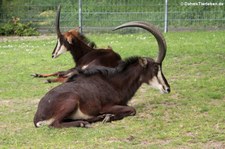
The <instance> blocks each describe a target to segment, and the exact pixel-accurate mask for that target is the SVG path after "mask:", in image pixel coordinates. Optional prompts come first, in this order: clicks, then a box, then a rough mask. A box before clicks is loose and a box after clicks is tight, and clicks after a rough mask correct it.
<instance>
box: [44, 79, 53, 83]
mask: <svg viewBox="0 0 225 149" xmlns="http://www.w3.org/2000/svg"><path fill="white" fill-rule="evenodd" d="M44 83H52V81H51V80H50V79H48V80H45V81H44Z"/></svg>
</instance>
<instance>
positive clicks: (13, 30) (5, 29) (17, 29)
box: [0, 17, 39, 36]
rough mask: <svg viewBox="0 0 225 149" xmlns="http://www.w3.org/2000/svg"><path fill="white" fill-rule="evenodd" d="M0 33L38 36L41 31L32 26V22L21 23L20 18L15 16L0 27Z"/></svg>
mask: <svg viewBox="0 0 225 149" xmlns="http://www.w3.org/2000/svg"><path fill="white" fill-rule="evenodd" d="M0 35H4V36H9V35H18V36H37V35H39V32H38V31H37V30H36V29H35V28H33V27H32V22H28V23H21V22H20V18H18V17H13V18H12V20H11V21H9V22H8V23H5V24H4V25H2V27H0Z"/></svg>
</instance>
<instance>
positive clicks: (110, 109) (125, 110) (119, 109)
mask: <svg viewBox="0 0 225 149" xmlns="http://www.w3.org/2000/svg"><path fill="white" fill-rule="evenodd" d="M101 113H102V114H104V115H105V118H104V119H103V122H111V121H116V120H121V119H123V118H124V117H127V116H134V115H135V114H136V110H135V109H134V108H133V107H130V106H121V105H114V106H106V107H104V108H103V110H102V112H101Z"/></svg>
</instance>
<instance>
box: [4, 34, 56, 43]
mask: <svg viewBox="0 0 225 149" xmlns="http://www.w3.org/2000/svg"><path fill="white" fill-rule="evenodd" d="M54 37H55V36H52V35H51V36H49V35H41V36H0V42H9V41H23V40H37V39H38V40H45V39H52V38H54Z"/></svg>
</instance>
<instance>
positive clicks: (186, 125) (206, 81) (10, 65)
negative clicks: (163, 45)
mask: <svg viewBox="0 0 225 149" xmlns="http://www.w3.org/2000/svg"><path fill="white" fill-rule="evenodd" d="M224 35H225V31H218V32H176V33H172V32H171V33H167V34H165V38H166V41H167V45H168V51H167V56H166V58H165V60H164V63H163V71H164V74H165V76H166V78H167V80H168V81H169V83H170V85H171V90H172V92H171V93H170V94H167V95H162V94H160V93H159V91H156V90H154V89H152V88H150V87H149V86H147V85H143V86H142V87H141V88H140V89H139V90H138V92H137V93H136V95H135V97H133V99H132V100H131V102H130V105H132V106H134V107H135V108H136V110H137V115H136V116H133V117H127V118H125V119H123V120H121V121H115V122H112V123H107V124H102V123H96V124H93V125H92V128H89V129H84V128H67V129H53V128H48V127H43V128H39V129H36V128H35V127H34V125H33V122H32V121H33V116H34V113H35V111H36V109H37V104H38V101H39V100H40V98H41V97H42V96H44V94H45V93H46V92H47V91H48V90H50V89H51V88H52V87H54V86H56V85H57V84H44V83H43V82H44V80H45V79H44V78H32V77H31V76H30V74H32V73H51V72H56V71H59V70H66V69H69V68H71V67H73V66H74V64H73V61H72V58H71V56H70V54H69V53H67V54H64V55H62V56H60V57H59V58H57V59H51V52H52V50H53V48H54V46H55V42H56V39H55V37H54V36H53V37H44V36H43V37H34V38H18V39H15V38H12V37H10V38H8V39H6V38H4V40H3V41H2V42H0V70H1V71H0V72H1V73H0V148H87V149H89V148H135V149H136V148H156V149H157V148H207V147H208V148H225V139H224V138H225V44H224V43H225V36H224ZM87 36H88V37H89V38H90V39H92V40H94V41H95V42H96V44H97V45H98V46H99V47H107V46H108V45H110V46H112V47H113V49H114V50H115V51H117V52H118V53H120V54H121V55H122V57H124V58H125V57H128V56H132V55H140V56H152V57H155V56H156V54H157V45H156V41H155V40H154V38H153V37H152V36H149V34H146V33H143V34H140V33H139V34H127V35H119V34H88V35H87ZM1 39H2V37H0V41H1Z"/></svg>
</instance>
